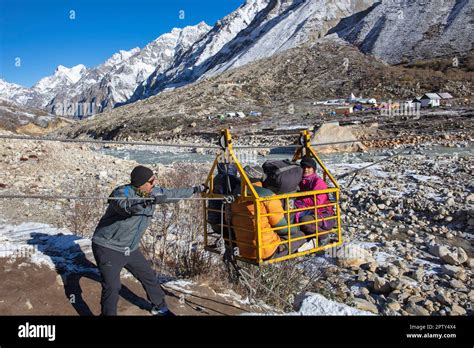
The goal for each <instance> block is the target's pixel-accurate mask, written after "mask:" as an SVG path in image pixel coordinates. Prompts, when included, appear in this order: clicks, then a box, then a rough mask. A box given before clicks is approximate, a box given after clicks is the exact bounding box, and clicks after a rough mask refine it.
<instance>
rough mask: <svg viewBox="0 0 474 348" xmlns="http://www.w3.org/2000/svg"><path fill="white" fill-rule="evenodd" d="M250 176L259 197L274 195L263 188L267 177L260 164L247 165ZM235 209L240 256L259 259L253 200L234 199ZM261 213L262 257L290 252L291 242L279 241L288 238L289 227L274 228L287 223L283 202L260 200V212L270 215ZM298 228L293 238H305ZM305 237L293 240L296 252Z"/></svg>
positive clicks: (292, 244) (233, 224)
mask: <svg viewBox="0 0 474 348" xmlns="http://www.w3.org/2000/svg"><path fill="white" fill-rule="evenodd" d="M244 170H245V173H246V175H247V177H248V178H249V180H250V182H251V183H252V185H253V187H254V188H255V191H256V192H257V193H258V195H259V196H260V197H268V196H273V195H275V194H274V193H273V191H271V190H269V189H267V188H264V187H262V179H263V177H264V174H263V170H262V168H261V167H249V166H247V167H245V168H244ZM231 209H232V226H233V229H234V232H235V236H236V244H237V247H238V248H239V255H240V256H242V257H245V258H249V259H256V256H257V248H256V245H257V241H256V240H255V239H256V233H255V207H254V203H253V202H242V203H239V202H234V203H232V205H231ZM270 213H272V214H271V215H269V216H262V217H261V218H260V223H261V242H262V245H263V248H262V249H261V250H262V251H261V253H262V254H261V257H262V259H270V258H279V257H282V256H285V255H288V243H284V244H278V243H279V242H281V241H282V240H287V239H288V229H287V228H282V229H279V230H276V231H273V230H271V228H275V227H283V226H288V225H287V221H286V218H285V214H284V210H283V206H282V202H281V200H279V199H275V200H270V201H264V202H261V203H260V214H261V215H265V214H270ZM304 236H305V234H304V233H302V232H301V231H300V230H299V229H298V228H297V227H292V228H291V229H290V239H291V240H292V239H294V238H297V237H304ZM305 242H306V240H305V239H304V238H303V239H300V240H297V241H294V242H293V241H292V242H291V252H292V253H296V252H297V251H298V248H299V247H301V246H302V245H303V244H304V243H305Z"/></svg>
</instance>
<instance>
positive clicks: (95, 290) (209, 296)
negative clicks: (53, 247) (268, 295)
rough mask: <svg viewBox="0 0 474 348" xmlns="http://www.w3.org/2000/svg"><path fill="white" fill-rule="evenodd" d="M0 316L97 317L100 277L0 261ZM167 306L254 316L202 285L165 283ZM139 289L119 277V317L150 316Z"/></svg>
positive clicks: (188, 311)
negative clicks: (59, 272)
mask: <svg viewBox="0 0 474 348" xmlns="http://www.w3.org/2000/svg"><path fill="white" fill-rule="evenodd" d="M0 274H2V286H1V287H0V314H1V315H99V314H100V304H99V301H100V292H101V286H100V283H99V280H100V279H99V278H98V276H97V275H96V274H94V273H82V274H81V273H76V274H70V275H69V276H68V277H61V275H59V274H58V273H57V272H56V271H54V270H52V269H50V268H49V267H47V266H42V265H37V264H34V263H32V262H30V261H28V260H27V259H9V258H2V259H0ZM164 287H165V291H166V293H167V296H166V302H167V304H168V306H169V308H170V310H171V311H172V312H173V313H174V314H176V315H239V314H244V313H247V312H255V309H253V308H250V306H246V305H242V303H239V302H237V301H235V300H233V299H232V298H231V297H230V296H229V297H227V296H225V295H221V294H216V293H215V292H214V291H213V290H212V289H210V288H209V287H207V286H205V285H196V284H192V283H190V282H182V281H177V282H168V283H166V284H165V285H164ZM148 309H149V303H148V301H147V300H146V294H145V291H144V290H143V288H142V287H141V285H140V284H139V283H138V282H137V281H135V280H133V279H131V278H122V291H121V296H120V300H119V303H118V313H119V315H150V314H149V312H148Z"/></svg>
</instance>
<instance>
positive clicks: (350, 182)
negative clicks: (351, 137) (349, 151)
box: [337, 147, 411, 190]
mask: <svg viewBox="0 0 474 348" xmlns="http://www.w3.org/2000/svg"><path fill="white" fill-rule="evenodd" d="M408 150H411V148H410V147H407V148H404V149H401V150H399V151H397V152H396V153H394V154H393V155H390V156H387V157H385V158H382V159H381V160H378V161H375V162H373V163H371V164H369V165H366V166H365V167H362V168H359V169H355V170H351V171H350V172H347V173H344V174H341V175H339V176H338V177H337V179H338V180H340V179H342V178H345V177H346V176H349V175H352V174H354V176H353V177H352V179H351V180H350V181H349V183H348V184H347V185H346V187H345V189H346V190H347V189H348V188H349V187H350V186H351V184H352V182H353V181H354V179H355V178H356V176H357V175H358V174H359V173H360V172H361V171H363V170H365V169H367V168H370V167H372V166H375V165H376V164H379V163H382V162H385V161H389V160H391V159H392V158H393V157H396V156H399V155H401V154H402V153H403V152H406V151H408Z"/></svg>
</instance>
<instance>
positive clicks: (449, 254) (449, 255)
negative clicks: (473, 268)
mask: <svg viewBox="0 0 474 348" xmlns="http://www.w3.org/2000/svg"><path fill="white" fill-rule="evenodd" d="M428 252H429V253H430V254H431V255H434V256H437V257H439V258H440V259H441V260H442V261H443V262H444V263H447V264H449V265H456V266H457V265H462V264H463V263H465V262H467V260H468V259H469V257H468V256H467V253H466V251H464V249H463V248H461V247H456V248H454V250H452V251H451V250H450V249H449V248H448V247H447V246H444V245H438V244H432V245H430V247H429V248H428Z"/></svg>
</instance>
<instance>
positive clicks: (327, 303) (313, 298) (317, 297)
mask: <svg viewBox="0 0 474 348" xmlns="http://www.w3.org/2000/svg"><path fill="white" fill-rule="evenodd" d="M306 295H307V296H306V297H305V299H304V300H303V301H302V302H301V307H300V309H299V311H298V312H294V313H289V314H290V315H344V316H346V315H364V316H365V315H373V314H372V313H370V312H367V311H362V310H360V309H357V308H354V307H351V306H348V305H346V304H344V303H339V302H336V301H333V300H329V299H327V298H326V297H324V296H323V295H321V294H315V293H307V294H306Z"/></svg>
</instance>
